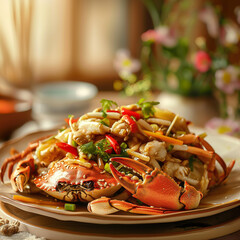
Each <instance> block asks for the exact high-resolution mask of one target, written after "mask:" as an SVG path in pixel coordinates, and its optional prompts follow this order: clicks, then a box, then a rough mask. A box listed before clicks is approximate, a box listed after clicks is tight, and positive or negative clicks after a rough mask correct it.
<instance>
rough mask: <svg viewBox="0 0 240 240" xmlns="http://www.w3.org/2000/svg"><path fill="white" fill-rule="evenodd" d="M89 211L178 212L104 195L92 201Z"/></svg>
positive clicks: (159, 213)
mask: <svg viewBox="0 0 240 240" xmlns="http://www.w3.org/2000/svg"><path fill="white" fill-rule="evenodd" d="M88 211H89V212H92V213H95V214H100V215H107V214H112V213H115V212H118V211H124V212H130V213H137V214H148V215H161V214H166V213H172V212H177V211H173V210H167V209H164V208H155V207H148V206H139V205H136V204H133V203H130V202H126V201H121V200H117V199H111V198H106V197H102V198H99V199H96V200H93V201H92V202H90V203H89V204H88Z"/></svg>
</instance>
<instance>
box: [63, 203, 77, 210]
mask: <svg viewBox="0 0 240 240" xmlns="http://www.w3.org/2000/svg"><path fill="white" fill-rule="evenodd" d="M64 209H65V210H67V211H75V210H76V204H74V203H65V204H64Z"/></svg>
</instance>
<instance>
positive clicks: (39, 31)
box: [0, 0, 147, 90]
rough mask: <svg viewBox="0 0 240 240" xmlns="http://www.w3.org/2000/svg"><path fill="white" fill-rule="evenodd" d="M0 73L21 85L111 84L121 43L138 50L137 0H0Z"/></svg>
mask: <svg viewBox="0 0 240 240" xmlns="http://www.w3.org/2000/svg"><path fill="white" fill-rule="evenodd" d="M0 9H1V14H0V15H1V16H0V18H1V20H0V22H1V24H0V46H1V54H0V62H1V65H0V66H1V68H0V74H1V77H2V78H4V79H6V80H7V81H9V82H10V83H12V84H14V85H15V86H18V87H23V88H30V87H31V86H32V84H34V83H36V82H48V81H56V80H60V79H64V80H73V79H74V80H76V81H77V80H81V81H86V82H91V83H94V84H96V85H97V86H98V88H99V89H103V90H110V89H113V84H112V83H113V80H114V79H116V77H117V73H116V71H115V70H114V69H113V64H112V63H113V59H114V56H115V53H116V51H117V49H119V48H130V49H131V52H132V53H133V54H134V55H136V56H137V55H138V53H139V50H140V45H141V42H140V34H141V33H142V32H143V31H144V30H145V29H146V20H147V19H146V10H145V9H144V6H143V4H142V2H141V1H139V0H130V1H128V0H114V1H112V0H103V1H97V0H88V1H86V0H50V1H49V0H31V1H29V0H21V1H12V0H10V1H5V0H1V1H0Z"/></svg>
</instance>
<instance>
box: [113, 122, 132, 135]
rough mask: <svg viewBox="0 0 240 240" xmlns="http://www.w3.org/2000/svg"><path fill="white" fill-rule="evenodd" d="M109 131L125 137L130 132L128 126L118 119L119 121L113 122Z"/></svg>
mask: <svg viewBox="0 0 240 240" xmlns="http://www.w3.org/2000/svg"><path fill="white" fill-rule="evenodd" d="M111 133H112V134H114V135H116V136H118V137H122V138H124V137H127V136H128V135H129V134H130V133H131V129H130V126H129V125H128V124H127V123H126V122H125V121H123V120H122V119H120V120H119V121H117V122H115V123H114V124H113V125H112V127H111Z"/></svg>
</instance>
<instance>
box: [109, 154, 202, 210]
mask: <svg viewBox="0 0 240 240" xmlns="http://www.w3.org/2000/svg"><path fill="white" fill-rule="evenodd" d="M111 161H112V162H117V163H119V164H122V165H124V166H126V167H128V168H131V169H133V170H134V171H135V172H137V173H138V174H140V175H141V176H142V179H143V181H142V182H140V181H136V180H131V179H130V177H129V176H126V175H124V174H123V173H120V172H119V171H118V170H116V168H115V167H114V166H113V164H110V169H111V171H112V174H113V176H114V178H115V179H116V180H117V181H118V182H119V183H120V184H121V185H122V186H123V187H124V188H126V189H127V190H128V191H129V192H131V193H132V194H133V197H135V198H137V199H139V200H141V201H142V202H143V203H145V204H147V205H149V206H154V207H159V208H166V209H171V210H179V209H181V208H184V207H186V208H187V209H192V208H196V207H197V206H198V205H199V202H200V200H201V198H202V193H200V192H199V191H197V190H196V189H195V188H194V187H192V186H190V185H189V184H185V187H184V189H183V188H182V187H180V186H179V185H178V184H177V183H176V182H175V181H174V179H172V178H171V177H170V176H168V175H167V174H166V173H164V172H162V171H160V170H159V169H157V168H155V169H152V168H150V167H148V166H146V165H144V164H142V163H140V162H137V161H135V160H133V159H130V158H121V157H116V158H112V159H111Z"/></svg>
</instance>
